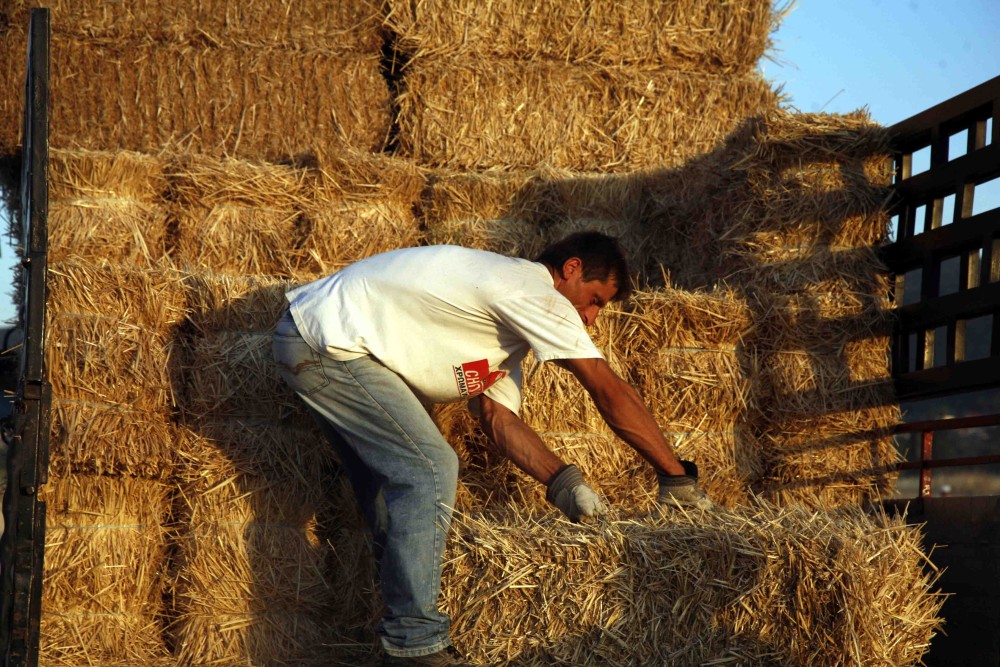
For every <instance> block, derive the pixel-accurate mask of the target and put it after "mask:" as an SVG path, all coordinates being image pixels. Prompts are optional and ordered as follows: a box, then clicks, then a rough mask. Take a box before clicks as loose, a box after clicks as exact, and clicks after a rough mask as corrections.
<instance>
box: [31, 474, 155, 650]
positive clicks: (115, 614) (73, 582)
mask: <svg viewBox="0 0 1000 667" xmlns="http://www.w3.org/2000/svg"><path fill="white" fill-rule="evenodd" d="M40 497H41V499H42V500H44V501H45V502H46V504H47V512H46V534H45V573H44V581H43V585H42V621H41V622H42V630H41V648H40V661H41V663H42V664H54V665H80V664H102V665H104V664H117V665H125V664H132V665H147V664H154V662H156V661H157V660H159V659H162V658H163V657H165V656H166V655H167V654H168V651H167V648H166V645H165V644H164V642H163V636H162V627H161V626H160V613H161V608H162V603H163V601H162V595H163V592H164V589H165V587H166V584H167V577H166V576H165V567H166V561H167V539H166V533H165V530H164V528H163V527H162V526H163V523H164V521H165V518H166V516H167V514H168V512H169V509H170V508H169V500H168V498H169V490H168V487H167V486H166V485H165V484H164V483H162V482H159V481H153V480H146V479H134V478H129V477H103V476H88V475H70V476H67V477H61V478H53V479H51V480H50V481H49V483H48V484H47V485H45V486H43V487H42V490H41V493H40Z"/></svg>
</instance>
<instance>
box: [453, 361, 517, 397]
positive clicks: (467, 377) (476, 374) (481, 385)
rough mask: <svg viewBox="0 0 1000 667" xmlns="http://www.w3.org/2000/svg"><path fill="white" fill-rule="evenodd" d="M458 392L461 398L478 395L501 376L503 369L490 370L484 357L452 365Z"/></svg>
mask: <svg viewBox="0 0 1000 667" xmlns="http://www.w3.org/2000/svg"><path fill="white" fill-rule="evenodd" d="M452 368H453V369H454V371H455V382H456V383H457V384H458V393H459V394H460V395H461V396H462V398H471V397H472V396H478V395H479V394H481V393H483V392H484V391H486V390H487V389H489V388H490V387H491V386H493V384H494V383H495V382H496V381H497V380H500V379H501V378H503V377H504V376H505V375H507V373H506V372H505V371H493V372H490V364H489V362H488V361H486V360H485V359H480V360H479V361H467V362H465V363H464V364H462V365H461V366H453V367H452Z"/></svg>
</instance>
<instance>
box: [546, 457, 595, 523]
mask: <svg viewBox="0 0 1000 667" xmlns="http://www.w3.org/2000/svg"><path fill="white" fill-rule="evenodd" d="M545 498H546V499H547V500H548V501H549V502H550V503H552V504H553V505H555V506H556V507H558V508H559V509H560V510H562V512H563V514H565V515H566V516H567V517H569V519H570V521H576V522H579V521H580V517H584V516H601V515H603V514H606V513H607V510H606V509H605V508H604V504H603V503H602V502H601V499H600V498H599V497H598V496H597V494H596V493H594V490H593V489H591V488H590V487H589V486H587V483H586V482H584V481H583V475H582V474H580V469H579V468H577V467H576V466H575V465H568V466H565V467H564V468H563V469H562V470H560V471H559V472H558V473H556V475H555V476H554V477H553V478H552V479H551V480H549V484H548V491H547V492H546V494H545Z"/></svg>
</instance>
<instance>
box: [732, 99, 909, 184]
mask: <svg viewBox="0 0 1000 667" xmlns="http://www.w3.org/2000/svg"><path fill="white" fill-rule="evenodd" d="M736 141H737V142H738V144H739V145H740V146H741V147H742V148H743V149H744V155H743V156H742V158H741V161H740V162H739V163H738V164H735V165H734V167H736V168H737V169H739V168H743V169H745V170H747V171H751V170H753V168H754V166H753V164H752V162H753V161H757V162H758V163H766V164H770V165H776V166H783V167H794V166H795V165H800V164H802V163H807V164H808V163H812V162H817V161H819V162H827V161H831V160H844V161H848V162H850V163H853V164H857V163H859V162H863V161H865V160H868V159H869V158H873V157H876V158H881V157H885V156H887V155H889V153H890V151H889V132H888V130H887V129H886V128H885V127H883V126H881V125H879V124H878V123H876V122H874V121H872V119H871V114H870V113H869V112H868V110H867V109H859V110H857V111H854V112H851V113H846V114H834V113H801V112H798V111H794V110H791V109H786V108H775V109H773V110H772V111H771V112H770V113H767V114H764V115H763V116H761V117H759V118H755V119H754V121H753V122H752V123H749V124H747V125H746V127H745V135H744V136H740V137H738V138H736ZM882 168H883V165H879V166H878V167H877V169H878V171H877V173H879V174H882V176H883V177H887V176H888V174H886V172H884V171H882Z"/></svg>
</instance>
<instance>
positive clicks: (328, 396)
mask: <svg viewBox="0 0 1000 667" xmlns="http://www.w3.org/2000/svg"><path fill="white" fill-rule="evenodd" d="M272 352H273V354H274V359H275V361H276V362H277V364H278V370H279V372H280V373H281V376H282V378H284V380H285V381H286V382H287V383H288V384H289V385H290V386H291V387H292V389H294V390H295V392H296V393H297V394H298V395H299V396H301V397H302V400H304V401H305V403H306V405H308V406H309V408H310V409H311V410H312V411H313V413H314V415H316V416H317V418H318V421H319V423H320V425H321V427H322V428H323V429H324V431H325V433H326V435H327V438H328V439H329V440H330V441H331V443H332V444H333V446H334V447H335V448H336V449H337V451H338V453H339V454H340V457H341V461H342V463H343V467H344V471H345V472H346V474H347V475H348V477H349V478H350V480H351V485H352V487H353V488H354V492H355V495H356V496H357V498H358V503H359V505H360V506H361V510H362V513H363V514H364V515H365V518H366V520H367V521H368V525H369V528H370V529H371V531H372V534H373V537H374V541H375V543H376V555H377V556H379V558H378V560H379V575H380V580H381V587H382V595H383V598H384V601H385V609H384V611H383V616H382V621H381V623H380V624H379V628H378V632H379V635H380V636H381V639H382V645H383V647H384V648H385V651H386V652H387V653H389V654H391V655H395V656H421V655H426V654H429V653H435V652H437V651H440V650H442V649H444V648H446V647H447V646H449V645H450V644H451V640H450V639H449V636H448V626H449V619H448V617H447V616H446V615H444V614H442V613H441V612H440V611H439V609H438V596H439V594H440V591H441V561H442V558H443V556H444V547H445V539H446V538H447V535H448V527H449V525H450V523H451V512H452V507H454V504H455V491H456V486H457V484H458V457H457V456H456V455H455V452H454V451H453V450H452V448H451V447H450V446H449V445H448V442H447V441H446V440H445V439H444V437H443V436H442V435H441V432H440V431H439V430H438V429H437V427H436V426H435V425H434V422H433V421H432V420H431V418H430V416H429V415H428V414H427V410H426V409H425V408H424V406H423V405H422V404H421V403H420V401H419V400H418V399H417V397H416V396H415V395H414V394H413V392H412V391H411V390H410V388H409V387H408V386H407V385H406V383H405V382H403V380H402V379H401V378H400V377H399V376H398V375H396V373H394V372H392V371H391V370H389V369H388V368H386V367H385V366H383V365H382V364H380V363H379V362H378V361H376V360H375V359H373V358H371V357H368V356H365V357H360V358H358V359H353V360H350V361H336V360H334V359H331V358H330V357H327V356H325V355H322V354H320V353H318V352H316V351H315V350H313V349H312V348H311V347H310V346H309V345H308V344H307V343H306V342H305V341H304V340H303V339H302V337H301V336H300V335H299V332H298V329H297V328H296V326H295V322H294V321H293V320H292V317H291V314H289V313H288V312H286V313H285V315H284V317H283V318H282V319H281V321H280V322H279V323H278V326H277V329H276V330H275V334H274V342H273V345H272Z"/></svg>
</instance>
